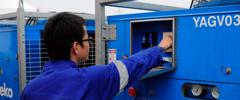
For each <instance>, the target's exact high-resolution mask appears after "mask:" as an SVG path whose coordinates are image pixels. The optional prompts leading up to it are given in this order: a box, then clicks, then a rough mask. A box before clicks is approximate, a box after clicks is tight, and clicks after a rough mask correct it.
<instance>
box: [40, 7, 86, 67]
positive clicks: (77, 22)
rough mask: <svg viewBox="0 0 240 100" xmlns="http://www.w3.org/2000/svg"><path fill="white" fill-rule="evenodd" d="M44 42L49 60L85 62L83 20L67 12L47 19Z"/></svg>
mask: <svg viewBox="0 0 240 100" xmlns="http://www.w3.org/2000/svg"><path fill="white" fill-rule="evenodd" d="M43 35H44V40H45V42H46V46H47V49H48V53H49V57H50V60H52V61H57V60H72V61H74V62H75V63H78V62H80V61H81V60H87V58H88V54H89V42H88V34H87V31H86V26H85V23H84V19H83V18H82V17H80V16H77V15H74V14H72V13H68V12H62V13H58V14H56V15H55V16H53V17H51V18H49V19H48V22H47V24H46V26H45V29H44V34H43Z"/></svg>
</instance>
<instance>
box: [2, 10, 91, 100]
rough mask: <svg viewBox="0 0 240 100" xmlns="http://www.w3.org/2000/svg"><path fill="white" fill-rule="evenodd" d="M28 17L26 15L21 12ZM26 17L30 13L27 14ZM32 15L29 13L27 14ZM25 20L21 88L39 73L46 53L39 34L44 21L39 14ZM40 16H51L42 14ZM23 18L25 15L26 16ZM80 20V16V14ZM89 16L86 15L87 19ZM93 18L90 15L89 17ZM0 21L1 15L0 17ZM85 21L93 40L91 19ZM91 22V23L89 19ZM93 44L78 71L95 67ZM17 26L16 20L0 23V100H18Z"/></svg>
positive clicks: (19, 91) (45, 20)
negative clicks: (87, 57) (81, 68)
mask: <svg viewBox="0 0 240 100" xmlns="http://www.w3.org/2000/svg"><path fill="white" fill-rule="evenodd" d="M25 13H26V14H28V13H27V12H25ZM29 14H30V13H29ZM31 15H33V13H31ZM35 15H36V16H37V17H27V18H25V25H24V30H25V36H24V37H25V43H24V44H25V59H24V60H25V64H26V69H25V71H26V73H21V75H24V76H25V77H24V78H23V80H25V82H26V83H25V84H27V83H28V82H29V81H31V80H32V79H34V78H35V77H37V76H38V75H39V74H40V73H41V71H42V70H43V66H44V63H45V62H47V61H49V58H48V53H47V49H46V47H45V43H44V41H43V37H42V33H43V29H44V25H45V23H46V22H47V18H40V17H41V16H40V15H43V14H40V13H35V14H34V16H35ZM44 15H51V16H52V15H54V13H51V14H44ZM26 16H27V15H26ZM80 16H81V14H80ZM88 16H90V15H88ZM91 16H93V15H91ZM0 18H1V15H0ZM88 18H89V19H87V20H86V26H87V31H88V34H89V37H92V38H93V40H94V37H95V21H94V16H93V17H88ZM91 18H93V19H91ZM94 47H95V44H94V43H91V44H90V54H89V55H90V56H89V60H88V61H86V62H82V63H81V64H80V65H79V67H87V66H90V65H95V48H94ZM18 48H19V47H18V24H17V20H13V19H9V20H1V21H0V100H19V99H20V94H21V91H22V90H21V89H20V83H21V82H20V81H21V80H20V79H19V77H20V71H19V70H20V68H19V62H20V61H19V54H18Z"/></svg>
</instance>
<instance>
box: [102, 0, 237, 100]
mask: <svg viewBox="0 0 240 100" xmlns="http://www.w3.org/2000/svg"><path fill="white" fill-rule="evenodd" d="M119 1H121V0H119ZM122 1H123V0H122ZM202 1H203V0H202ZM213 1H214V0H213ZM217 1H218V2H217ZM100 3H101V2H100ZM110 3H112V2H110ZM113 3H115V2H113ZM209 3H211V4H209ZM209 3H206V2H205V3H203V4H201V5H199V6H197V7H198V8H194V9H186V10H174V11H160V12H149V13H140V14H127V15H115V16H110V17H108V19H107V21H108V24H109V25H115V26H116V28H115V29H116V39H115V40H109V45H108V46H109V50H114V51H115V52H116V53H115V55H116V59H123V58H126V57H128V56H131V55H132V54H135V53H136V52H138V51H140V50H143V49H146V48H149V47H152V46H156V45H158V43H159V42H160V41H161V39H162V38H163V37H164V36H166V35H172V36H173V40H174V43H173V47H172V49H171V50H169V51H168V52H166V55H164V56H163V59H166V60H167V61H168V62H167V63H166V64H164V65H163V66H161V67H160V68H157V69H162V70H165V69H170V70H168V71H164V74H163V72H161V70H159V71H156V72H152V71H151V72H150V73H147V74H146V75H145V76H144V77H143V78H142V79H140V80H139V81H138V82H136V83H134V84H133V85H132V86H130V87H127V88H126V90H125V91H123V92H121V93H120V94H118V95H117V96H116V97H115V98H114V99H115V100H240V95H239V93H238V92H237V91H238V90H240V79H239V77H240V52H239V51H240V40H239V38H240V34H239V33H240V4H239V0H229V2H228V1H226V0H225V2H224V0H215V3H213V2H209ZM102 4H106V5H108V3H106V2H102ZM224 4H226V5H224ZM118 7H119V5H118ZM111 54H113V53H111ZM155 70H156V68H155ZM165 72H167V73H165ZM160 74H161V75H160Z"/></svg>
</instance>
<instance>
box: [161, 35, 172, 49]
mask: <svg viewBox="0 0 240 100" xmlns="http://www.w3.org/2000/svg"><path fill="white" fill-rule="evenodd" d="M172 43H173V40H172V36H171V35H168V36H166V37H164V38H163V39H162V41H161V42H160V43H159V44H158V46H159V47H161V48H163V49H164V50H166V49H168V48H170V47H171V46H172Z"/></svg>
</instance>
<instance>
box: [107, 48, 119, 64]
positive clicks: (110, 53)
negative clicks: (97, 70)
mask: <svg viewBox="0 0 240 100" xmlns="http://www.w3.org/2000/svg"><path fill="white" fill-rule="evenodd" d="M114 60H117V50H116V49H108V63H110V62H112V61H114Z"/></svg>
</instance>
